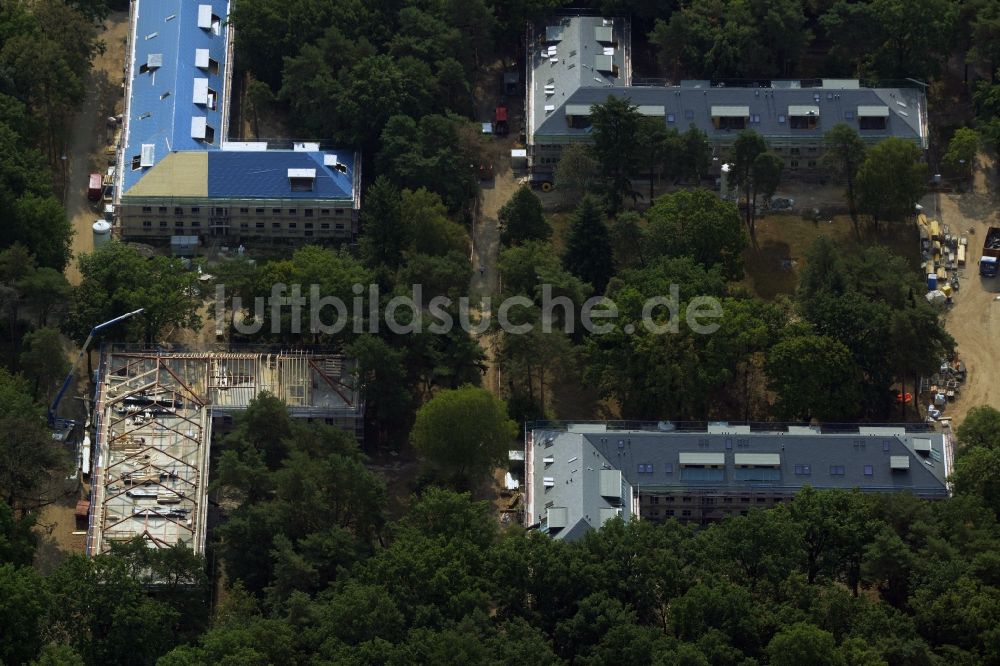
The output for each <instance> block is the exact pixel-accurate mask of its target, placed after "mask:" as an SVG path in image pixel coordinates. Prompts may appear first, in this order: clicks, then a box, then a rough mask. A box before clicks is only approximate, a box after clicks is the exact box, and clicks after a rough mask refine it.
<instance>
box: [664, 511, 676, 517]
mask: <svg viewBox="0 0 1000 666" xmlns="http://www.w3.org/2000/svg"><path fill="white" fill-rule="evenodd" d="M665 513H666V514H667V516H668V517H670V516H673V515H674V510H673V509H667V510H666V511H665Z"/></svg>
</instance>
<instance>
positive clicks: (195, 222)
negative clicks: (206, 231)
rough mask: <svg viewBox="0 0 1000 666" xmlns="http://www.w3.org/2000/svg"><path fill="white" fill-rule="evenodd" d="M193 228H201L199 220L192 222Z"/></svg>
mask: <svg viewBox="0 0 1000 666" xmlns="http://www.w3.org/2000/svg"><path fill="white" fill-rule="evenodd" d="M191 226H192V227H200V226H201V222H199V221H198V220H191Z"/></svg>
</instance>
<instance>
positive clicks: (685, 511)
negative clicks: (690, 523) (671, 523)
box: [681, 509, 691, 518]
mask: <svg viewBox="0 0 1000 666" xmlns="http://www.w3.org/2000/svg"><path fill="white" fill-rule="evenodd" d="M681 515H682V516H684V517H685V518H687V517H688V516H690V515H691V509H684V510H683V511H681Z"/></svg>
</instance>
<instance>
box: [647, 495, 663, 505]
mask: <svg viewBox="0 0 1000 666" xmlns="http://www.w3.org/2000/svg"><path fill="white" fill-rule="evenodd" d="M649 503H650V504H659V503H660V496H659V495H653V496H652V497H650V498H649Z"/></svg>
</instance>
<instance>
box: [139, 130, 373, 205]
mask: <svg viewBox="0 0 1000 666" xmlns="http://www.w3.org/2000/svg"><path fill="white" fill-rule="evenodd" d="M237 145H238V146H239V145H241V144H237ZM242 145H246V144H242ZM260 145H261V146H265V144H260ZM310 147H312V146H310ZM359 168H360V157H359V156H358V155H357V154H356V153H353V152H350V151H338V152H333V151H322V150H309V151H303V150H268V149H267V148H266V147H262V148H256V149H254V150H247V149H234V150H227V149H223V150H213V151H184V152H176V153H171V154H169V155H167V156H166V157H164V158H163V159H162V160H159V161H158V162H157V163H156V164H155V166H153V167H152V168H150V169H147V174H146V175H145V176H144V177H143V179H142V180H141V181H139V182H138V183H136V184H135V185H134V186H133V187H132V189H131V190H129V192H128V195H129V196H130V197H171V198H194V199H205V198H213V199H236V200H253V199H259V200H265V199H267V200H275V199H291V200H303V201H315V200H324V201H331V202H336V201H344V202H350V201H351V200H352V199H354V185H355V176H356V171H357V169H359ZM299 177H301V178H305V179H306V180H307V181H309V182H308V185H309V187H308V188H304V189H296V188H295V187H293V185H292V179H293V178H299Z"/></svg>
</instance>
